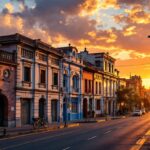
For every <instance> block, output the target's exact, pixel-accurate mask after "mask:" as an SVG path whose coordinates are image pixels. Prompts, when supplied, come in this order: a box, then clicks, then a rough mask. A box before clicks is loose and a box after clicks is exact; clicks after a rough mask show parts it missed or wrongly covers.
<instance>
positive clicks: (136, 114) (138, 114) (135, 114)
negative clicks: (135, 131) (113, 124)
mask: <svg viewBox="0 0 150 150" xmlns="http://www.w3.org/2000/svg"><path fill="white" fill-rule="evenodd" d="M132 115H133V116H142V110H135V111H133V113H132Z"/></svg>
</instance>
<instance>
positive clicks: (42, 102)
mask: <svg viewBox="0 0 150 150" xmlns="http://www.w3.org/2000/svg"><path fill="white" fill-rule="evenodd" d="M39 117H40V118H44V117H45V99H44V98H40V100H39Z"/></svg>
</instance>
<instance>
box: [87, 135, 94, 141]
mask: <svg viewBox="0 0 150 150" xmlns="http://www.w3.org/2000/svg"><path fill="white" fill-rule="evenodd" d="M95 138H96V136H93V137H90V138H88V141H89V140H92V139H95Z"/></svg>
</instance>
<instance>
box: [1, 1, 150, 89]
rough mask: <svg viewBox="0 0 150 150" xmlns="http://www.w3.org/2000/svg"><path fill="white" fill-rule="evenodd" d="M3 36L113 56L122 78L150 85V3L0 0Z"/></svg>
mask: <svg viewBox="0 0 150 150" xmlns="http://www.w3.org/2000/svg"><path fill="white" fill-rule="evenodd" d="M0 20H1V23H0V35H6V34H13V33H16V32H19V33H21V34H24V35H26V36H29V37H31V38H37V39H38V38H40V39H42V40H43V41H45V42H48V43H49V44H51V45H52V46H54V47H59V46H66V45H68V43H71V44H72V45H74V46H76V47H77V48H78V50H79V51H80V50H83V49H84V47H86V48H87V49H88V50H89V52H109V54H110V55H111V56H113V57H114V58H116V68H118V69H119V70H120V76H121V77H129V76H130V75H135V74H136V75H140V76H141V77H142V78H143V83H144V85H145V87H147V88H149V87H150V38H147V36H148V35H150V0H0Z"/></svg>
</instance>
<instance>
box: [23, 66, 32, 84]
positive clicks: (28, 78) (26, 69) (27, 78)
mask: <svg viewBox="0 0 150 150" xmlns="http://www.w3.org/2000/svg"><path fill="white" fill-rule="evenodd" d="M24 81H26V82H31V68H30V67H24Z"/></svg>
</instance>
